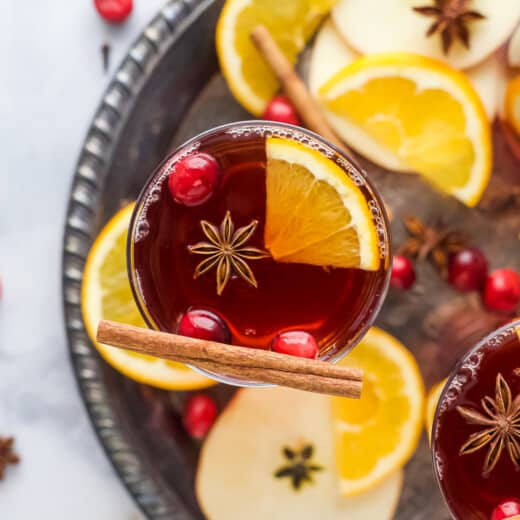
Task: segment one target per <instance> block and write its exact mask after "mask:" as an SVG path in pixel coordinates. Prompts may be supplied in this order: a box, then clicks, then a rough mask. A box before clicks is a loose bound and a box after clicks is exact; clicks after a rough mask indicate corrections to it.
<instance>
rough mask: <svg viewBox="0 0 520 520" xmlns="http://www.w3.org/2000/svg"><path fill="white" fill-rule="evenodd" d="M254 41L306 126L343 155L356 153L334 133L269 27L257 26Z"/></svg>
mask: <svg viewBox="0 0 520 520" xmlns="http://www.w3.org/2000/svg"><path fill="white" fill-rule="evenodd" d="M251 39H252V40H253V43H254V44H255V46H256V48H257V49H258V51H259V52H260V53H261V54H262V56H263V57H264V59H265V61H266V62H267V63H268V65H269V66H270V67H271V69H272V71H273V72H274V74H275V76H276V77H277V78H278V81H279V82H280V84H281V86H282V90H283V91H284V93H285V94H286V95H287V97H288V98H289V99H290V100H291V102H292V104H293V105H294V108H296V111H297V112H298V114H299V115H300V117H301V118H302V121H303V123H304V124H305V126H306V127H307V128H309V129H310V130H312V131H314V132H316V133H317V134H319V135H321V136H323V137H324V138H325V139H327V140H328V141H330V142H331V143H333V144H335V145H336V146H337V147H338V148H339V149H340V150H342V151H343V152H345V153H347V154H351V153H352V152H351V151H350V150H349V149H348V148H347V147H346V146H345V144H344V143H343V142H342V141H341V140H340V139H339V138H338V136H337V135H336V133H335V132H334V130H332V128H331V127H330V125H329V123H328V122H327V120H326V119H325V116H324V115H323V111H322V108H321V107H320V105H319V104H318V103H317V102H316V100H315V99H314V98H313V97H312V95H311V93H310V92H309V90H308V89H307V87H306V85H305V83H304V82H303V81H302V80H301V79H300V77H299V76H298V74H296V71H295V70H294V67H293V66H292V65H291V63H290V62H289V61H288V60H287V58H286V57H285V55H284V54H283V52H282V51H281V50H280V48H279V47H278V44H277V43H276V41H275V40H274V38H273V37H272V36H271V34H270V33H269V31H268V30H267V29H266V27H265V26H263V25H257V26H256V27H255V28H254V29H253V31H252V32H251Z"/></svg>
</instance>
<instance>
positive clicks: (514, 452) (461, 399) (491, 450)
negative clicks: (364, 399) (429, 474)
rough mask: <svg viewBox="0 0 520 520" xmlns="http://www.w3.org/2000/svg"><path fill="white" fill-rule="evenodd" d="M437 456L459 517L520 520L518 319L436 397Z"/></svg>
mask: <svg viewBox="0 0 520 520" xmlns="http://www.w3.org/2000/svg"><path fill="white" fill-rule="evenodd" d="M432 453H433V463H434V469H435V473H436V476H437V480H438V482H439V485H440V488H441V490H442V493H443V495H444V498H445V501H446V504H447V505H448V507H449V509H450V511H451V513H452V515H453V517H454V518H455V519H457V520H468V519H471V520H503V519H505V518H507V519H513V518H514V519H515V520H517V519H520V320H517V321H515V322H512V323H510V324H508V325H506V326H504V327H502V328H501V329H498V330H497V331H496V332H494V333H492V334H490V335H489V336H488V337H487V338H485V339H484V340H482V341H481V342H480V343H479V344H478V345H477V346H476V347H475V348H474V349H473V350H471V351H470V352H468V354H466V356H465V357H464V358H463V359H462V360H461V361H460V362H459V364H458V365H457V366H456V367H455V369H454V371H453V372H452V374H451V376H450V378H449V380H448V382H447V383H446V386H445V387H444V391H443V393H442V395H441V397H440V399H439V404H438V407H437V414H436V418H435V422H434V425H433V430H432Z"/></svg>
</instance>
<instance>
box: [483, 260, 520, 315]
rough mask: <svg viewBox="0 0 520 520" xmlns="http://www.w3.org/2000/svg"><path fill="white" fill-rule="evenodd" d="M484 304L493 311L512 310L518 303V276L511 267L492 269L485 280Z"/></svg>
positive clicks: (519, 288) (519, 280) (519, 297)
mask: <svg viewBox="0 0 520 520" xmlns="http://www.w3.org/2000/svg"><path fill="white" fill-rule="evenodd" d="M483 300H484V305H485V306H486V307H487V308H488V309H491V310H493V311H503V312H514V311H515V309H516V308H517V306H518V304H519V303H520V276H519V275H518V273H516V272H515V271H512V270H511V269H498V270H496V271H493V272H492V273H491V274H490V275H489V276H488V278H487V280H486V285H485V287H484V294H483Z"/></svg>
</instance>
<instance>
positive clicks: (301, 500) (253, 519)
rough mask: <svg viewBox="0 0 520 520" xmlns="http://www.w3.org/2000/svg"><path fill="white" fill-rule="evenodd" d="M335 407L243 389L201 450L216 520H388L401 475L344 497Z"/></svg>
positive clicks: (312, 398) (317, 399)
mask: <svg viewBox="0 0 520 520" xmlns="http://www.w3.org/2000/svg"><path fill="white" fill-rule="evenodd" d="M330 407H331V404H330V400H329V398H328V397H327V396H323V395H317V394H310V393H308V392H300V391H298V390H290V389H287V388H279V387H277V388H262V389H255V388H248V389H244V390H240V391H239V392H238V393H237V394H236V396H235V397H234V399H233V400H232V401H231V403H230V404H229V405H228V407H227V408H226V409H225V410H224V412H223V413H222V414H221V415H220V417H219V418H218V419H217V422H216V423H215V425H214V426H213V429H212V430H211V432H210V434H209V436H208V437H207V439H206V442H205V443H204V445H203V447H202V452H201V455H200V460H199V466H198V470H197V477H196V493H197V497H198V500H199V504H200V507H201V509H202V511H203V512H204V514H205V515H206V517H207V518H211V520H243V519H246V518H247V520H265V519H266V518H268V519H272V520H286V519H289V518H298V520H316V518H323V519H326V520H336V519H337V520H342V519H345V518H348V519H349V520H366V519H367V518H374V519H375V518H377V519H378V520H390V519H391V518H393V516H394V513H395V509H396V506H397V503H398V501H399V496H400V493H401V487H402V477H403V474H402V470H398V471H397V472H396V473H394V474H392V475H390V477H388V478H387V479H386V480H384V481H383V482H382V483H380V484H378V485H376V486H375V487H373V488H372V489H371V490H369V491H367V492H365V493H363V494H360V495H358V496H356V497H352V498H344V497H341V496H339V494H338V491H337V489H338V477H337V469H336V462H335V456H334V446H333V432H332V422H331V410H330Z"/></svg>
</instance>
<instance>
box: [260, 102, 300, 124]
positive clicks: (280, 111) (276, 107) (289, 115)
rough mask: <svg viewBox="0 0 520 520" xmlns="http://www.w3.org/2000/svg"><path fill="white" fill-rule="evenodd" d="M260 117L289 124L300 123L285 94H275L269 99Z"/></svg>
mask: <svg viewBox="0 0 520 520" xmlns="http://www.w3.org/2000/svg"><path fill="white" fill-rule="evenodd" d="M262 117H263V118H264V119H268V120H269V121H279V122H280V123H289V124H290V125H297V126H298V125H300V124H301V123H300V118H299V117H298V114H297V113H296V110H295V109H294V107H293V106H292V105H291V102H290V101H289V100H288V99H287V98H286V97H285V96H275V97H274V98H273V99H271V101H269V104H268V105H267V107H266V109H265V112H264V115H263V116H262Z"/></svg>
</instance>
